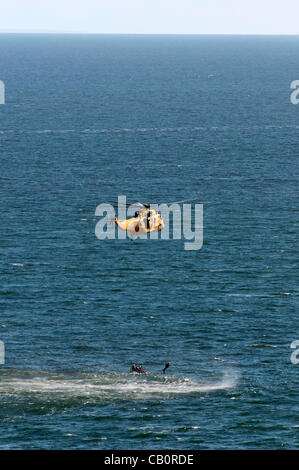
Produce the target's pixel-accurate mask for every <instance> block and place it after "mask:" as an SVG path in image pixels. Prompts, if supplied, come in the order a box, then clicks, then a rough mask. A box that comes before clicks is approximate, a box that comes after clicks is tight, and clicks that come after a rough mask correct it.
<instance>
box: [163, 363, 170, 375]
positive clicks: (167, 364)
mask: <svg viewBox="0 0 299 470" xmlns="http://www.w3.org/2000/svg"><path fill="white" fill-rule="evenodd" d="M170 366H171V364H170V362H166V364H165V367H164V369H163V374H165V373H166V369H168V367H170Z"/></svg>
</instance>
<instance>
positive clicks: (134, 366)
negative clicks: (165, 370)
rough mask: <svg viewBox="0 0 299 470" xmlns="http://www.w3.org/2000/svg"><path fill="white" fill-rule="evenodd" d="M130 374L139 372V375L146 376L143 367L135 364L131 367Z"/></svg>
mask: <svg viewBox="0 0 299 470" xmlns="http://www.w3.org/2000/svg"><path fill="white" fill-rule="evenodd" d="M130 372H137V373H138V374H146V371H145V370H144V367H143V366H140V367H138V366H136V364H133V365H132V367H131V370H130Z"/></svg>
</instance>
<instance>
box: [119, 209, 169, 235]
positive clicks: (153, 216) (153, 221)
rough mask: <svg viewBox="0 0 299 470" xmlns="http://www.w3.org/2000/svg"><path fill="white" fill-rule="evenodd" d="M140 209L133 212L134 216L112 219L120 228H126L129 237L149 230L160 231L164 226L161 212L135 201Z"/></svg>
mask: <svg viewBox="0 0 299 470" xmlns="http://www.w3.org/2000/svg"><path fill="white" fill-rule="evenodd" d="M136 206H139V207H140V209H139V210H138V211H136V212H135V215H134V217H131V218H130V219H126V220H119V219H118V218H117V217H115V219H114V221H115V223H116V225H117V226H118V227H119V228H120V229H121V230H126V231H127V232H129V233H130V235H131V237H134V236H137V235H140V234H145V233H149V232H160V231H161V230H162V229H163V228H164V222H163V220H162V217H161V214H160V213H159V212H158V211H157V210H155V209H151V208H150V205H149V204H141V203H136Z"/></svg>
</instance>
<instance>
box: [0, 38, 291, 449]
mask: <svg viewBox="0 0 299 470" xmlns="http://www.w3.org/2000/svg"><path fill="white" fill-rule="evenodd" d="M298 46H299V38H298V36H293V37H291V36H290V37H274V36H273V37H267V36H264V37H255V36H252V37H246V36H239V37H238V36H235V37H229V36H94V35H86V36H84V35H13V34H11V35H1V36H0V80H3V81H4V83H5V86H6V104H5V105H1V106H0V119H1V121H0V154H1V174H0V193H1V206H0V211H1V239H0V243H1V245H0V253H1V257H0V272H1V285H0V340H1V341H3V342H4V343H5V364H4V365H1V366H0V422H1V426H0V448H1V449H288V448H298V443H299V439H298V426H299V422H298V415H299V413H298V411H299V410H298V408H299V407H298V395H299V394H298V384H299V381H298V367H299V366H298V365H295V364H293V363H292V362H291V353H292V349H291V348H290V345H291V343H292V342H293V341H294V340H298V339H299V331H298V313H297V310H296V309H297V308H298V274H297V257H296V255H297V254H298V253H297V245H296V232H295V230H296V223H297V222H298V191H297V187H298V164H297V162H298V139H299V107H297V106H294V105H292V104H291V102H290V94H291V91H292V90H291V89H290V83H291V82H292V81H293V80H296V79H299V72H298ZM118 195H126V197H127V200H128V202H131V203H133V202H136V201H140V202H159V203H161V202H166V203H169V202H172V201H177V200H182V199H188V198H193V197H194V196H198V202H199V203H201V204H203V210H204V231H203V247H202V248H201V249H200V250H198V251H186V250H184V245H183V241H182V240H173V239H171V240H135V241H131V240H129V239H127V240H118V239H116V240H102V241H101V240H98V239H97V237H96V236H95V226H96V223H97V221H98V218H97V217H96V216H95V209H96V207H97V206H98V204H101V203H103V202H110V201H115V200H117V196H118ZM296 281H297V282H296ZM165 361H170V362H171V364H172V365H171V368H170V369H169V373H168V374H167V375H166V376H163V374H162V373H161V371H162V368H163V366H164V363H165ZM133 362H135V363H142V364H143V365H144V367H145V368H146V369H147V370H148V371H149V372H150V374H149V375H147V376H131V375H130V374H129V373H128V371H129V369H130V366H131V364H132V363H133Z"/></svg>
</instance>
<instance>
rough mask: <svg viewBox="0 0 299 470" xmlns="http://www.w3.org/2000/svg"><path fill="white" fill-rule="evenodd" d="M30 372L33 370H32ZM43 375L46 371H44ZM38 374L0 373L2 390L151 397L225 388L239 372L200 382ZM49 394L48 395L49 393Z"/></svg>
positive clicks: (111, 376)
mask: <svg viewBox="0 0 299 470" xmlns="http://www.w3.org/2000/svg"><path fill="white" fill-rule="evenodd" d="M30 375H31V374H30ZM43 375H44V374H43ZM43 375H36V376H32V375H31V376H29V377H28V378H21V377H18V376H16V375H15V376H11V375H9V376H1V375H0V397H1V395H2V394H9V395H15V394H17V395H19V394H47V395H49V394H54V395H55V394H56V395H58V394H59V395H63V396H64V397H65V398H68V397H72V398H79V397H93V398H111V399H113V398H121V399H125V398H131V397H134V398H150V397H153V396H155V397H157V396H158V397H161V398H163V397H166V396H177V395H180V394H181V395H183V394H196V393H206V392H213V391H217V390H226V389H230V388H233V387H235V386H236V384H237V375H236V374H235V373H232V372H229V373H225V374H224V375H223V377H222V379H221V380H220V381H219V382H215V383H201V382H198V381H196V380H194V379H188V378H178V377H174V376H166V377H165V376H161V377H160V376H159V377H158V376H153V375H149V376H131V375H130V376H128V375H126V376H120V375H116V374H111V375H104V374H92V375H91V374H90V375H88V374H87V375H86V376H85V377H82V378H76V377H65V376H63V374H60V375H57V374H52V375H51V374H47V375H46V376H43ZM48 398H49V397H48Z"/></svg>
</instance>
